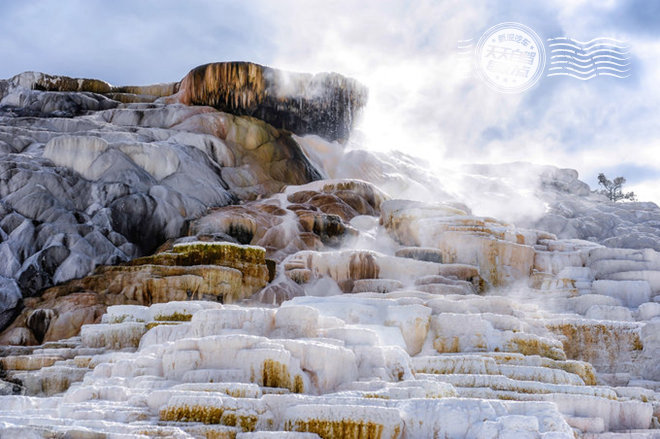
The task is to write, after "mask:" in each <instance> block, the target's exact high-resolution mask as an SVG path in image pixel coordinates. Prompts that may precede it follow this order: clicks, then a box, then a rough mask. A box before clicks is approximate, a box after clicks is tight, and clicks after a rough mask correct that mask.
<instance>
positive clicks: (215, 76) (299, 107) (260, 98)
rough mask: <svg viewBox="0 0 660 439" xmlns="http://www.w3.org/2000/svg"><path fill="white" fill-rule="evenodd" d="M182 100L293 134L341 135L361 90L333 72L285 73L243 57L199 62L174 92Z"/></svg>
mask: <svg viewBox="0 0 660 439" xmlns="http://www.w3.org/2000/svg"><path fill="white" fill-rule="evenodd" d="M174 97H175V98H176V99H177V100H178V101H180V102H182V103H184V104H186V105H210V106H212V107H215V108H217V109H218V110H220V111H226V112H228V113H233V114H239V115H248V116H254V117H256V118H259V119H262V120H264V121H266V122H268V123H270V124H271V125H273V126H275V127H276V128H283V129H286V130H289V131H293V132H294V133H296V134H318V135H320V136H322V137H325V138H326V139H328V140H346V139H347V138H348V135H349V132H350V129H351V126H352V125H353V121H354V119H355V115H356V114H357V113H358V111H359V110H360V109H361V108H362V107H363V106H364V105H365V104H366V100H367V90H366V88H365V87H364V86H362V85H360V84H359V83H358V82H357V81H355V80H353V79H350V78H345V77H343V76H341V75H338V74H336V73H319V74H316V75H310V74H302V73H289V72H284V71H281V70H276V69H272V68H270V67H264V66H261V65H259V64H253V63H246V62H228V63H213V64H206V65H203V66H199V67H197V68H195V69H193V70H191V71H190V73H188V75H186V77H185V78H183V80H182V81H181V85H180V89H179V93H177V95H175V96H174Z"/></svg>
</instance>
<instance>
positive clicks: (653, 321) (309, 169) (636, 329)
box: [0, 62, 660, 439]
mask: <svg viewBox="0 0 660 439" xmlns="http://www.w3.org/2000/svg"><path fill="white" fill-rule="evenodd" d="M366 102H367V89H366V87H364V86H363V85H361V84H360V83H358V82H357V81H356V80H353V79H350V78H346V77H344V76H341V75H339V74H336V73H318V74H315V75H311V74H303V73H290V72H283V71H280V70H277V69H274V68H270V67H264V66H260V65H257V64H253V63H246V62H227V63H213V64H207V65H203V66H199V67H196V68H194V69H192V70H191V71H190V73H188V74H187V75H186V76H185V77H184V78H183V79H182V80H181V81H179V82H173V83H167V84H155V85H148V86H113V85H110V84H108V83H106V82H104V81H102V80H97V79H76V78H68V77H63V76H53V75H48V74H43V73H34V72H26V73H22V74H19V75H16V76H14V77H12V78H9V79H7V80H0V438H42V437H48V438H53V437H76V438H153V437H157V438H170V437H174V438H208V439H210V438H237V439H238V438H246V439H247V438H253V439H258V438H275V437H277V438H292V439H293V438H301V439H302V438H307V439H311V438H324V439H330V438H345V439H357V438H359V439H397V438H401V439H403V438H406V439H411V438H474V439H480V438H492V439H496V438H501V439H504V438H545V439H559V438H566V439H574V438H585V439H587V438H588V439H598V438H600V439H617V438H621V439H623V438H659V437H660V422H659V420H658V419H659V417H660V361H659V360H660V253H659V252H660V229H659V228H658V224H660V209H659V208H658V207H657V206H656V205H655V204H653V203H638V202H631V203H614V202H611V201H608V200H607V199H606V198H605V197H604V196H602V195H600V194H597V193H595V192H592V191H591V190H590V188H589V186H588V185H587V184H586V183H584V182H582V181H580V180H579V179H578V174H577V172H575V171H573V170H570V169H558V168H555V167H551V166H540V165H532V164H526V163H516V164H508V165H506V164H505V165H478V166H477V165H474V166H465V167H463V168H460V169H448V170H447V171H446V172H443V173H437V172H430V171H429V170H428V169H427V168H425V167H424V165H423V164H420V161H419V160H417V159H415V158H413V157H410V156H407V155H405V154H403V153H400V152H395V153H374V152H371V151H368V150H360V149H355V148H352V149H351V148H345V146H344V144H345V142H346V141H347V140H348V139H349V136H350V134H351V129H352V128H353V127H354V125H355V124H356V123H357V121H358V120H359V116H360V113H361V112H362V111H363V109H364V107H365V105H366ZM365 111H366V110H365ZM514 167H515V168H514ZM514 169H515V172H513V170H514ZM522 175H524V176H525V177H524V178H522V177H521V179H520V181H518V180H515V179H516V178H517V177H516V176H522ZM530 176H532V177H531V178H530ZM486 187H487V191H486V190H485V189H484V188H486ZM457 188H458V189H457ZM471 188H472V189H474V188H477V190H472V189H471ZM482 189H483V190H482ZM523 192H524V194H525V195H524V198H522V197H523V196H522V195H521V194H522V193H523ZM484 193H487V196H484V195H483V194H484ZM530 194H531V195H530ZM530 197H531V198H530ZM493 199H495V200H499V201H498V202H497V203H499V204H502V203H510V205H511V206H515V205H521V204H523V202H522V201H521V200H523V199H524V200H525V203H526V204H525V206H526V207H527V206H532V207H534V209H528V210H527V211H526V213H529V210H534V211H535V212H538V214H535V215H529V214H528V215H520V216H515V215H513V214H511V215H509V216H507V217H497V215H492V216H487V215H483V214H477V213H475V212H477V211H478V212H483V211H484V210H483V209H484V206H488V203H489V202H490V203H491V205H492V200H493ZM500 211H501V210H500ZM513 211H515V209H514V208H513V207H512V209H509V213H510V212H513Z"/></svg>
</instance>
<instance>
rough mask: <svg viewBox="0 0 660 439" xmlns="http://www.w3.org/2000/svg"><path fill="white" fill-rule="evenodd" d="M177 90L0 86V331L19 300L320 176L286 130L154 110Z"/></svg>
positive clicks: (42, 83)
mask: <svg viewBox="0 0 660 439" xmlns="http://www.w3.org/2000/svg"><path fill="white" fill-rule="evenodd" d="M177 90H178V83H172V84H156V85H153V86H143V87H113V86H111V85H109V84H107V83H105V82H103V81H100V80H88V79H76V78H68V77H62V76H51V75H46V74H42V73H32V72H26V73H22V74H20V75H16V76H15V77H13V78H11V79H9V80H3V81H0V298H1V299H0V329H1V328H4V327H5V326H6V325H7V324H9V322H10V321H11V319H12V318H13V316H14V315H15V314H16V313H17V312H18V311H20V306H21V304H20V302H21V297H22V298H28V297H35V296H39V295H40V294H41V293H42V292H43V291H44V290H45V289H47V288H49V287H51V286H53V285H57V284H60V283H62V282H66V281H68V280H70V279H75V278H80V277H83V276H86V275H87V274H89V273H90V272H91V271H92V270H93V269H94V268H95V267H96V266H98V265H114V264H117V263H120V262H124V261H127V260H129V259H132V258H134V257H136V256H141V255H146V254H150V253H151V252H153V251H154V250H155V249H156V248H157V247H158V246H159V245H161V244H162V243H163V242H165V241H166V240H168V239H174V238H177V237H179V236H181V235H182V234H184V233H185V232H186V229H187V223H188V221H191V220H194V219H195V218H198V217H200V216H201V215H203V214H204V213H205V212H206V210H207V209H208V208H213V207H218V206H226V205H228V204H234V203H238V202H239V201H241V200H243V201H246V200H254V199H256V198H259V197H263V196H268V195H270V194H273V193H277V192H279V191H280V190H282V188H284V187H285V186H287V185H291V184H293V185H300V184H305V183H308V182H310V181H314V180H318V179H320V178H321V174H320V173H319V172H318V171H317V170H316V169H315V167H314V166H313V165H312V164H311V163H310V162H309V161H308V160H307V158H306V156H305V154H304V152H303V151H302V149H301V148H300V146H299V145H298V144H297V143H296V141H295V140H294V138H293V136H292V135H291V133H289V132H287V131H285V130H280V129H277V128H275V127H273V126H272V125H269V124H268V123H266V122H264V121H262V120H259V119H256V118H253V117H249V116H239V115H234V114H229V113H222V112H219V111H217V110H216V109H213V108H211V107H208V106H206V107H202V106H186V105H182V104H180V103H176V102H173V103H170V104H167V103H165V102H162V100H161V101H158V102H154V101H157V100H158V99H159V98H161V97H163V96H169V95H171V94H172V93H175V92H176V91H177ZM120 101H121V102H120ZM122 102H123V103H122ZM17 293H18V294H17ZM90 315H91V314H90Z"/></svg>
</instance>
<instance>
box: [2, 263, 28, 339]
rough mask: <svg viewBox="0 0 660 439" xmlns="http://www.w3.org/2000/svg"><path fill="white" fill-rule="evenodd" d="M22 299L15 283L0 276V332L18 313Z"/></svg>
mask: <svg viewBox="0 0 660 439" xmlns="http://www.w3.org/2000/svg"><path fill="white" fill-rule="evenodd" d="M22 298H23V296H22V295H21V290H19V288H18V285H17V284H16V282H15V281H14V280H13V279H9V278H7V277H4V276H0V331H2V330H3V329H5V328H6V327H7V326H8V325H9V324H10V323H11V322H12V321H13V320H14V317H16V315H17V314H18V312H19V311H20V308H21V305H22Z"/></svg>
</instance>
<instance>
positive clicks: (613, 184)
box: [598, 172, 637, 201]
mask: <svg viewBox="0 0 660 439" xmlns="http://www.w3.org/2000/svg"><path fill="white" fill-rule="evenodd" d="M625 182H626V179H625V178H623V177H616V178H615V179H614V180H610V179H609V178H607V177H606V176H605V174H603V173H602V172H601V173H600V174H598V184H599V185H601V186H603V189H601V190H599V191H598V193H600V194H603V195H605V196H606V197H607V198H609V199H610V201H619V200H629V201H637V195H635V193H634V192H627V193H625V194H624V193H623V190H622V187H623V185H624V183H625Z"/></svg>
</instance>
